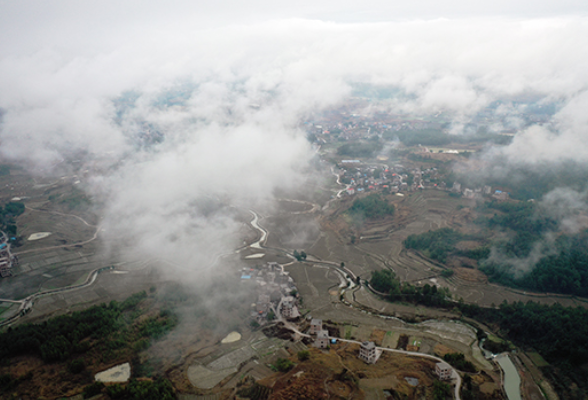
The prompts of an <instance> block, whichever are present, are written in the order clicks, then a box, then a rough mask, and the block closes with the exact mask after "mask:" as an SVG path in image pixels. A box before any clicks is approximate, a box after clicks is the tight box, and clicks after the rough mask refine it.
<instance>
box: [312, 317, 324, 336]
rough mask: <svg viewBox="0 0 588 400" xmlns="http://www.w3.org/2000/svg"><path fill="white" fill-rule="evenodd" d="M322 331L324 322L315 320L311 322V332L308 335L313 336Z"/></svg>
mask: <svg viewBox="0 0 588 400" xmlns="http://www.w3.org/2000/svg"><path fill="white" fill-rule="evenodd" d="M322 330H323V320H322V319H317V318H313V319H312V321H310V330H309V331H308V333H309V334H311V335H315V334H317V333H319V332H320V331H322Z"/></svg>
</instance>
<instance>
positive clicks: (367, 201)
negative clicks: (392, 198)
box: [347, 193, 394, 219]
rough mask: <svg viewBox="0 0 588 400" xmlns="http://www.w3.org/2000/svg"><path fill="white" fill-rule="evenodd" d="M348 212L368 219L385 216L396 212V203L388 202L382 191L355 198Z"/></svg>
mask: <svg viewBox="0 0 588 400" xmlns="http://www.w3.org/2000/svg"><path fill="white" fill-rule="evenodd" d="M347 212H348V213H349V214H351V215H352V216H356V217H362V218H367V219H376V218H383V217H386V216H388V215H393V214H394V205H392V204H390V203H388V202H387V201H386V199H385V198H384V197H383V196H382V195H381V194H380V193H372V194H370V195H368V196H365V197H360V198H357V199H355V200H354V201H353V204H352V205H351V207H350V208H349V210H347Z"/></svg>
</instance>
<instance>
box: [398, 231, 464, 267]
mask: <svg viewBox="0 0 588 400" xmlns="http://www.w3.org/2000/svg"><path fill="white" fill-rule="evenodd" d="M462 239H463V236H462V235H461V234H460V233H459V232H457V231H454V230H453V229H451V228H442V229H438V230H436V231H428V232H425V233H422V234H420V235H410V236H409V237H407V238H406V239H405V240H404V242H403V244H404V246H405V247H406V248H408V249H415V250H419V251H422V252H423V254H425V255H426V256H427V257H430V258H432V259H434V260H437V261H440V262H445V261H446V260H447V255H448V254H449V253H451V252H452V251H453V250H454V249H455V244H456V243H457V242H459V241H460V240H462Z"/></svg>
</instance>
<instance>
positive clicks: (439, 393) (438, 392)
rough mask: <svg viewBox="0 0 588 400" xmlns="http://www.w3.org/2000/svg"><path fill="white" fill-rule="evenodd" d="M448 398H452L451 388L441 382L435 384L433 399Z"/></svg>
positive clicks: (441, 399)
mask: <svg viewBox="0 0 588 400" xmlns="http://www.w3.org/2000/svg"><path fill="white" fill-rule="evenodd" d="M448 397H449V398H451V386H449V384H447V383H445V382H441V381H435V382H433V399H435V400H445V399H446V398H448Z"/></svg>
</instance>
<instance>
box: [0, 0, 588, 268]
mask: <svg viewBox="0 0 588 400" xmlns="http://www.w3.org/2000/svg"><path fill="white" fill-rule="evenodd" d="M493 3H495V2H493ZM18 4H22V5H18ZM18 4H13V3H6V2H3V3H0V15H2V17H0V26H1V28H0V33H1V34H2V37H4V38H9V40H4V41H2V43H1V44H0V88H1V90H0V108H2V109H3V110H4V115H3V121H2V123H1V125H0V152H1V154H2V156H3V157H5V158H9V159H12V160H15V161H19V162H26V163H28V164H30V165H34V166H37V167H39V166H42V167H46V166H48V165H51V164H53V163H55V162H57V161H59V160H61V159H62V157H64V156H66V155H67V154H69V153H71V152H73V151H75V152H80V151H81V152H85V153H88V154H91V155H93V156H96V155H104V154H108V156H109V158H110V159H115V160H116V159H124V160H125V161H124V164H123V166H121V167H119V168H118V169H117V170H116V171H115V172H111V173H109V174H107V175H103V176H100V177H95V179H94V181H93V182H94V186H92V187H91V188H89V190H93V191H94V193H96V194H97V195H101V196H105V198H106V199H107V204H108V207H107V210H106V212H107V214H106V215H105V218H106V219H107V221H108V223H109V226H110V231H111V232H116V234H121V235H123V234H124V235H127V236H130V237H135V238H136V243H138V245H137V246H139V247H141V248H142V249H149V248H151V249H153V248H158V249H161V248H166V249H168V250H169V251H168V256H169V257H175V258H176V261H178V262H181V263H185V264H194V263H196V264H197V263H198V262H204V261H202V260H204V259H210V258H211V257H212V255H214V254H216V253H218V252H223V251H226V250H227V249H229V248H231V246H232V245H233V243H226V242H224V241H223V240H220V239H219V240H212V238H216V237H226V234H227V232H229V231H231V230H232V229H234V223H233V222H232V220H231V219H230V218H227V217H226V216H224V215H223V214H221V215H218V216H215V215H212V216H203V215H201V214H198V213H196V212H195V211H194V210H195V209H196V208H195V207H194V201H196V200H198V199H202V198H203V197H206V196H212V197H220V198H224V197H231V198H232V199H233V201H234V202H235V203H238V204H239V205H242V206H245V207H246V206H248V205H249V204H252V203H253V202H257V201H259V200H260V199H264V198H267V197H269V196H271V193H272V191H273V190H274V189H275V188H276V187H278V186H283V185H286V186H288V185H294V184H295V183H296V182H298V181H299V177H300V171H301V169H302V168H303V167H304V165H305V164H306V162H307V160H308V159H309V157H310V155H311V153H312V152H311V149H310V147H309V145H308V144H307V143H306V142H305V140H304V139H303V137H304V133H303V132H300V131H299V130H298V128H297V123H298V121H299V120H300V118H301V117H303V116H305V115H308V114H309V113H311V112H316V111H320V110H321V109H323V108H325V107H329V106H333V105H336V104H338V103H339V102H341V101H343V100H344V99H345V98H346V97H347V96H349V94H350V91H351V89H350V86H349V83H350V82H369V83H373V84H385V85H394V86H396V87H398V88H400V89H402V90H403V91H404V92H405V93H406V94H407V95H408V98H409V99H410V100H406V101H405V102H403V103H397V104H394V105H393V106H394V107H395V108H396V109H400V110H405V111H415V112H422V113H425V112H439V111H444V112H446V113H448V114H449V115H453V116H454V117H455V118H456V119H458V120H460V121H462V120H464V119H466V120H467V118H468V116H470V115H473V114H474V113H475V112H477V111H479V110H480V109H482V108H483V107H485V106H486V105H488V104H489V103H490V102H492V101H493V100H495V99H499V98H504V97H507V98H508V97H513V96H520V95H534V96H536V97H538V98H546V99H557V100H559V101H561V102H562V104H565V107H564V108H563V109H562V110H561V112H560V113H559V114H558V116H557V121H558V122H557V123H558V124H559V125H558V126H559V127H560V129H559V130H558V131H557V132H553V131H548V130H546V128H540V127H534V128H530V129H529V130H527V131H526V132H524V133H523V134H521V135H520V136H519V137H517V138H516V139H515V141H514V142H513V145H512V146H511V147H509V148H507V149H506V150H504V154H506V155H507V156H511V157H513V158H514V157H519V156H520V152H521V151H522V149H527V152H526V153H529V151H528V149H533V151H532V156H533V157H534V159H531V158H529V160H531V161H541V160H542V159H550V158H553V157H569V156H570V154H571V153H572V150H574V149H575V150H576V152H574V153H573V154H577V155H578V157H581V158H583V159H585V158H586V154H585V153H586V151H585V150H582V149H585V148H586V146H585V145H584V143H585V138H586V133H587V130H586V126H587V121H586V117H585V115H586V114H585V111H584V110H585V109H586V105H587V101H586V98H587V97H588V95H587V94H586V93H587V92H586V89H587V87H588V85H587V84H588V47H587V46H585V40H586V39H585V38H586V37H588V18H585V17H582V16H577V17H570V16H565V15H564V16H558V17H549V18H539V19H524V18H522V17H520V13H519V12H515V13H514V14H513V15H510V16H508V17H500V16H496V15H495V16H493V17H490V18H484V17H479V13H478V16H476V17H474V18H455V17H454V16H450V17H451V18H437V19H432V20H417V19H406V18H405V19H404V20H398V21H395V22H361V23H334V22H325V21H320V20H309V19H303V18H297V19H284V18H283V17H285V16H289V15H295V16H297V17H304V16H308V15H319V16H322V15H325V14H326V13H327V11H326V10H328V9H331V10H332V9H333V7H332V6H331V8H329V7H328V4H326V3H325V5H323V4H322V3H321V5H319V6H316V7H314V6H311V5H310V4H307V5H306V8H304V7H303V11H302V14H288V15H283V12H282V11H280V10H277V9H275V8H272V7H270V8H269V9H265V7H266V6H267V5H268V4H267V3H264V2H259V3H253V4H251V5H250V6H251V7H252V9H251V10H247V11H243V10H244V9H243V8H242V7H241V6H239V5H236V4H235V5H233V6H234V9H232V8H231V9H230V10H229V12H228V13H227V14H225V13H223V12H221V11H220V10H219V9H218V8H215V7H213V8H212V9H210V10H207V9H202V10H198V9H196V8H194V7H193V6H187V11H186V12H185V13H184V12H183V10H184V9H182V8H178V9H173V7H171V8H162V7H161V6H159V5H155V4H154V3H149V2H147V3H143V2H140V4H139V2H132V1H128V2H122V3H121V4H120V8H119V9H117V7H115V6H114V5H113V3H110V2H106V3H102V2H87V3H86V2H84V3H80V2H74V3H71V2H58V3H57V4H61V5H67V6H68V7H61V8H60V7H55V8H51V7H50V6H49V5H48V4H49V3H45V2H40V3H37V2H32V1H27V2H23V3H18ZM102 4H104V6H101V5H102ZM374 4H375V3H374ZM456 4H459V3H456ZM546 4H548V5H549V4H550V3H546ZM561 4H562V7H563V8H561V11H562V12H561V13H560V14H567V13H569V12H570V10H571V11H572V12H573V11H574V10H576V8H578V7H580V6H579V5H578V4H576V3H574V2H569V3H561ZM117 5H118V3H117ZM143 5H144V6H143ZM176 5H183V6H185V4H183V3H177V4H176ZM539 5H541V3H539ZM379 6H380V7H383V8H382V9H385V10H387V11H386V12H385V13H384V14H386V13H390V12H393V9H389V8H386V7H385V6H384V5H382V4H379ZM550 7H551V5H550ZM566 7H567V8H566ZM519 8H520V7H519ZM544 8H545V9H546V10H547V9H549V7H547V6H546V7H544ZM580 8H581V7H580ZM521 9H522V8H521ZM2 10H4V11H5V12H1V11H2ZM239 10H241V11H243V15H244V17H243V19H240V14H239ZM264 10H265V11H267V12H265V11H264ZM353 10H355V9H354V8H353V7H352V6H351V5H350V4H347V3H344V4H342V5H341V8H340V11H341V13H340V14H337V15H339V17H340V20H349V19H350V18H347V17H342V16H341V15H343V14H345V15H347V16H349V15H352V14H353V13H352V11H353ZM373 10H377V7H376V8H374V9H373ZM391 10H392V11H391ZM255 11H259V13H255ZM583 11H585V10H583ZM135 12H136V13H135ZM546 13H548V12H547V11H546ZM358 15H361V13H360V14H358ZM441 15H442V14H441ZM457 15H461V14H457ZM542 15H543V14H542ZM409 16H410V15H409ZM272 18H274V19H272ZM358 19H362V18H361V17H358ZM366 19H375V18H366ZM378 19H381V18H378ZM129 92H134V93H136V94H137V99H136V100H135V101H134V105H133V107H130V108H129V109H128V110H126V112H124V113H123V114H121V111H120V110H119V109H117V108H116V106H115V104H114V103H113V100H114V99H116V98H119V97H120V96H121V95H123V94H124V93H129ZM179 92H181V95H182V101H181V105H179V106H173V107H166V106H162V105H161V104H158V100H160V99H161V98H162V97H163V96H164V95H165V94H166V93H173V95H174V96H176V95H178V93H179ZM252 104H259V105H260V107H259V108H256V107H255V108H253V107H251V105H252ZM117 113H118V114H117ZM116 121H118V123H117V122H116ZM140 124H150V126H153V127H156V128H157V130H159V131H161V132H162V133H163V134H164V135H165V139H164V141H163V142H162V143H161V144H159V145H157V146H155V147H154V148H152V149H151V150H148V151H145V150H139V149H137V147H136V143H134V142H133V140H131V139H130V137H131V136H132V135H133V134H135V133H136V130H137V126H139V125H140ZM210 232H214V234H211V233H210ZM212 242H215V243H218V245H215V246H213V245H211V243H212ZM194 243H200V244H198V245H194ZM190 244H192V246H196V247H197V251H191V250H190V251H184V250H182V251H180V249H186V248H188V249H189V248H190ZM197 253H198V254H205V256H206V257H204V258H202V259H200V258H198V260H200V261H198V260H196V261H195V259H193V258H191V257H194V256H193V255H194V254H197Z"/></svg>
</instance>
